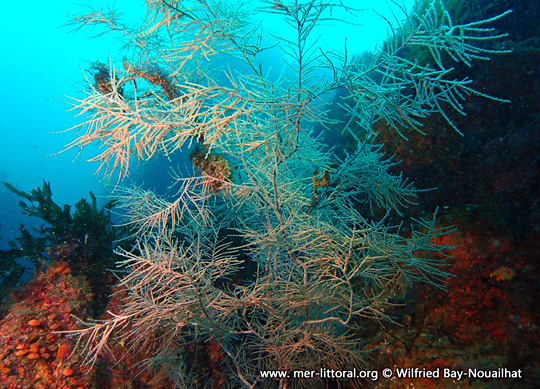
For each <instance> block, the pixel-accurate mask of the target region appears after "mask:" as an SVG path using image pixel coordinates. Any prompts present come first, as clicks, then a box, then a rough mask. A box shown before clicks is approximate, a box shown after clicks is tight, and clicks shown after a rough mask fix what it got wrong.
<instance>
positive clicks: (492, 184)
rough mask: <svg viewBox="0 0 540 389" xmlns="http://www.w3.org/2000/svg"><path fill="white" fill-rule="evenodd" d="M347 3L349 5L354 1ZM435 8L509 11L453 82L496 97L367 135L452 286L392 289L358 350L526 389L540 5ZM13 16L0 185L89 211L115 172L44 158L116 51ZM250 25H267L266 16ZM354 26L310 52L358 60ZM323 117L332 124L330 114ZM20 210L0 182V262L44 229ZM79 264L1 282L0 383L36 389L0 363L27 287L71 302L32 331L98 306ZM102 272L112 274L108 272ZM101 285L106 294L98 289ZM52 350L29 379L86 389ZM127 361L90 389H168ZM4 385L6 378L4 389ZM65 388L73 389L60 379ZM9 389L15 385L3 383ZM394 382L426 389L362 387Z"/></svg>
mask: <svg viewBox="0 0 540 389" xmlns="http://www.w3.org/2000/svg"><path fill="white" fill-rule="evenodd" d="M358 3H359V2H354V4H355V6H358ZM365 3H366V7H368V6H369V7H371V6H372V4H371V3H372V2H370V1H366V2H365ZM413 3H414V1H409V2H407V4H406V7H408V8H411V7H412V6H413ZM445 3H446V5H447V7H448V9H450V10H451V11H452V12H454V13H455V15H456V17H457V15H463V16H460V17H463V18H464V19H465V20H466V18H467V17H471V18H473V19H474V18H477V19H480V18H487V17H490V16H492V15H496V14H499V13H501V12H504V11H505V10H507V9H512V10H513V12H512V13H511V14H510V15H509V16H507V17H505V18H504V19H501V20H498V21H496V26H495V27H496V29H497V31H499V32H501V33H503V32H508V33H509V36H508V37H507V38H505V39H504V41H502V42H500V43H499V44H500V45H501V49H510V50H512V53H510V54H496V55H493V56H492V59H491V60H490V61H487V62H484V63H481V64H477V65H476V66H475V67H473V68H472V69H473V70H471V69H470V68H468V67H467V66H465V65H459V66H458V67H457V69H456V74H457V75H463V76H468V77H470V78H471V79H473V80H475V81H476V84H475V85H476V87H477V89H478V90H480V91H481V92H482V93H486V94H488V95H492V96H496V97H499V98H502V99H508V100H510V101H511V102H510V103H501V102H498V101H492V100H487V99H482V98H480V97H471V98H469V99H468V100H466V103H465V105H466V106H465V111H466V112H467V116H460V115H457V114H456V115H452V116H451V119H452V121H453V122H454V123H455V124H456V126H457V127H458V128H459V129H460V130H461V131H462V132H463V134H464V135H463V136H461V135H460V134H458V133H456V132H455V131H454V129H453V128H451V127H450V126H449V125H448V124H447V123H446V121H445V120H444V118H441V117H440V116H437V115H434V116H432V117H430V118H428V119H426V121H425V123H424V126H425V127H426V128H429V129H430V130H429V131H427V132H428V135H422V134H419V133H414V132H409V133H407V134H406V135H407V138H408V140H404V139H403V137H401V136H399V134H396V133H395V132H394V131H392V130H391V129H388V128H385V126H384V125H382V124H381V125H380V126H378V128H376V129H375V130H376V131H377V132H378V133H379V136H378V142H379V143H381V144H384V147H383V150H384V151H385V152H386V153H387V155H388V157H391V156H393V155H395V156H394V160H396V161H401V162H400V163H399V164H398V165H397V166H396V168H395V169H396V172H401V171H402V172H403V174H404V175H405V176H406V177H408V178H409V179H410V180H412V181H413V182H414V183H415V186H416V187H417V188H425V189H429V190H426V191H425V192H421V193H420V195H419V201H418V205H412V206H411V207H410V210H409V212H410V214H409V215H408V216H410V217H422V216H424V215H426V214H429V213H430V212H433V211H434V210H435V209H437V208H439V210H438V217H439V218H440V220H441V222H442V223H443V224H445V225H453V226H455V227H456V231H455V232H453V233H452V234H449V235H447V236H445V237H444V238H443V239H444V241H443V242H441V243H444V244H447V245H450V246H453V248H452V249H451V250H450V255H451V256H452V258H451V259H449V260H448V261H449V263H450V265H451V267H450V268H449V269H450V270H449V271H450V272H451V273H452V274H454V275H455V276H456V277H453V278H451V280H450V282H449V284H448V286H447V290H446V291H439V290H434V289H433V288H430V287H429V286H423V285H419V286H415V287H414V288H413V289H411V290H408V291H406V293H404V295H403V296H402V300H401V305H400V306H399V307H397V308H396V311H395V312H393V315H394V317H395V318H396V320H395V321H396V324H393V323H385V324H384V326H377V325H374V327H373V328H367V329H366V332H369V333H371V334H374V333H377V335H376V336H372V338H371V340H370V344H369V347H370V348H371V349H373V350H375V351H374V352H373V355H372V356H371V358H372V359H373V360H374V361H375V365H376V366H378V367H383V366H393V365H397V366H404V367H405V366H406V367H420V368H427V369H434V368H437V367H441V368H444V367H453V368H456V369H458V368H469V367H471V366H472V367H479V368H484V369H496V368H502V367H506V368H509V369H521V370H522V371H523V376H524V378H523V379H521V380H519V381H517V382H516V381H509V380H470V381H463V382H461V383H450V382H444V385H447V387H452V386H451V385H454V384H456V385H457V384H459V385H462V387H487V388H488V387H501V388H504V387H524V388H526V387H530V388H534V387H540V370H539V365H540V352H539V350H540V337H539V335H540V328H539V326H540V320H539V319H540V305H539V304H538V302H539V301H540V261H539V260H540V254H539V253H540V206H539V205H540V204H539V202H540V200H539V199H540V180H539V179H540V131H539V127H540V27H539V23H538V22H537V21H538V20H540V6H539V5H538V2H536V1H532V0H529V1H511V0H500V1H482V0H477V1H470V2H467V1H458V0H447V1H446V2H445ZM114 4H115V5H116V6H117V7H118V9H121V10H129V11H128V13H130V12H133V14H134V15H135V16H137V15H138V14H137V12H138V11H137V9H134V8H135V6H134V4H138V2H137V1H133V0H132V1H128V0H122V1H115V2H114ZM25 7H27V8H26V9H25V10H24V11H23V10H21V6H19V5H17V4H15V3H14V2H8V3H7V4H4V5H3V10H4V12H3V16H2V23H0V37H1V38H0V40H1V50H0V69H1V71H0V85H1V88H2V92H1V94H0V99H1V101H0V113H1V115H0V118H1V119H0V181H3V182H7V183H9V184H11V185H12V186H13V187H14V188H16V189H17V190H19V191H23V192H25V193H29V192H30V191H31V190H33V189H35V188H38V187H40V188H41V187H42V185H43V182H44V181H45V182H49V183H50V188H51V190H52V200H53V201H54V202H55V203H56V204H59V205H60V206H62V205H63V204H70V205H71V206H72V210H73V209H74V205H75V204H76V203H77V202H79V201H80V200H81V198H85V199H87V200H88V203H91V197H90V196H89V192H92V193H93V194H94V195H95V196H96V204H97V210H100V209H101V208H102V207H103V206H105V205H106V204H107V203H108V202H109V201H110V200H111V198H110V197H108V196H107V195H109V194H110V193H111V188H112V187H113V186H114V185H115V184H116V177H111V178H107V179H104V178H103V177H102V176H101V175H95V174H94V173H95V170H96V168H97V164H95V163H88V162H86V160H87V159H89V158H91V157H92V156H93V154H92V150H88V149H86V150H85V151H84V153H83V155H82V156H79V157H78V158H77V155H76V154H77V153H76V150H73V149H72V150H67V151H66V152H64V153H59V152H60V151H62V150H63V148H64V147H65V145H66V144H68V143H70V142H71V141H73V139H74V136H75V135H74V133H73V131H65V130H67V129H69V128H71V127H73V126H75V125H76V124H77V123H79V121H80V118H76V117H73V113H72V112H69V111H66V110H67V109H68V108H69V106H68V105H67V104H66V103H65V101H67V100H68V99H67V98H66V97H64V96H73V95H75V96H77V93H78V92H77V90H76V86H75V85H83V84H84V83H83V81H84V77H85V71H86V70H87V69H88V68H89V64H90V63H91V62H92V61H97V60H99V61H102V62H107V61H108V58H109V55H110V56H112V57H114V56H117V54H116V53H115V52H111V48H114V47H116V46H117V45H118V42H117V41H116V40H115V38H114V37H113V36H112V35H111V36H103V37H100V38H98V39H89V38H88V37H87V35H86V34H85V33H84V32H79V33H72V29H71V28H70V27H61V26H62V25H63V24H65V22H66V20H67V19H68V17H69V15H70V14H76V13H77V12H78V8H77V3H76V2H74V1H56V2H51V3H47V2H41V1H33V0H31V1H28V2H25ZM141 12H142V11H141ZM381 12H382V11H381ZM142 16H144V14H141V17H142ZM263 23H275V21H272V20H271V19H269V20H263ZM359 23H360V24H362V30H358V28H356V29H351V30H349V31H339V30H328V31H324V33H323V37H322V40H321V42H319V43H320V44H321V45H322V46H323V47H324V46H325V45H328V46H332V45H333V44H335V42H339V41H341V40H342V39H343V37H344V36H347V37H348V43H349V45H350V47H351V48H354V50H355V52H357V53H361V52H363V51H369V50H371V49H372V48H373V47H375V45H377V44H378V43H380V41H381V40H383V39H384V38H385V34H386V28H385V26H384V25H383V24H381V23H380V21H377V20H376V19H374V18H373V19H371V20H365V21H364V20H362V21H359ZM373 23H374V24H373ZM266 60H267V61H268V62H269V63H272V65H271V66H272V67H273V68H275V69H276V74H277V73H279V70H278V69H280V61H279V58H278V59H276V56H275V55H274V56H272V55H269V56H268V58H266ZM86 75H88V73H86ZM335 114H336V116H338V115H342V114H343V113H342V112H337V111H336V112H335ZM329 142H335V144H334V145H335V146H338V147H339V142H344V144H345V143H346V142H347V139H339V140H338V141H336V139H335V138H332V139H331V140H329ZM343 147H345V146H343ZM184 157H185V156H184ZM178 163H183V161H181V160H180V161H178ZM169 164H170V161H169V160H167V159H166V158H164V159H163V160H161V159H160V158H156V160H153V161H151V162H149V163H147V164H144V165H141V166H139V167H137V168H136V169H133V170H132V171H131V172H130V177H129V178H128V182H129V180H133V182H138V183H141V182H144V183H145V185H147V186H148V187H149V188H152V189H157V192H162V193H165V192H166V190H167V184H166V183H167V181H168V180H167V179H168V173H167V169H168V166H169ZM162 175H163V176H162ZM161 177H163V179H161ZM43 188H45V187H43ZM23 197H24V196H23ZM20 200H21V196H20V195H19V196H17V194H16V193H14V191H13V190H10V189H9V188H8V187H6V186H5V185H1V187H0V238H1V239H0V249H2V250H4V251H6V252H8V251H9V250H10V248H11V246H10V245H9V242H10V241H12V240H13V239H16V238H19V237H20V234H21V230H20V227H19V225H20V223H22V224H24V226H25V228H26V230H27V231H30V232H31V233H32V234H34V235H36V236H37V234H36V233H35V232H32V228H39V226H41V225H43V220H41V219H39V218H36V217H28V216H25V215H24V214H23V212H22V209H21V207H19V202H20ZM97 214H98V213H97V212H95V213H94V214H92V215H93V216H92V217H96V219H93V220H100V221H101V222H103V221H107V216H104V215H105V213H102V214H99V215H98V216H96V215H97ZM113 218H114V216H113ZM109 221H110V220H109ZM112 238H113V237H112V236H109V235H107V236H106V237H104V240H103V241H102V243H103V242H105V243H103V244H104V246H96V248H95V250H96V251H99V250H103V249H104V247H106V245H107V244H110V243H111V241H112ZM60 246H61V245H60ZM60 246H58V247H55V248H53V249H52V250H51V251H49V252H48V259H50V258H52V259H56V260H61V261H62V260H64V261H67V262H69V260H67V259H66V258H69V257H70V256H71V255H74V254H73V252H72V251H70V250H71V249H70V248H69V247H67V246H65V247H60ZM75 251H77V250H75ZM87 254H88V253H87ZM94 254H95V253H90V254H88V257H86V260H85V261H82V262H81V263H79V264H78V265H75V266H74V269H75V270H72V271H71V272H70V271H69V270H66V269H69V267H66V266H65V265H59V266H58V267H54V268H50V269H47V270H46V271H45V270H44V272H43V273H42V274H41V275H39V276H37V277H36V279H35V280H34V281H33V282H37V283H35V284H30V287H31V290H32V291H33V292H32V293H28V289H26V290H25V289H24V285H22V286H21V285H19V288H23V289H15V287H14V285H11V287H13V289H12V290H9V291H7V292H6V291H4V292H3V293H5V294H6V295H7V294H8V293H9V292H15V291H17V290H18V291H19V292H18V293H19V294H18V295H15V297H12V298H14V299H15V301H19V302H18V303H17V304H15V303H13V300H10V299H8V298H5V299H4V302H5V304H4V306H3V308H2V310H1V314H0V315H1V316H0V319H2V322H0V326H1V330H0V335H2V336H3V340H4V343H3V344H2V343H0V347H4V349H0V374H2V376H1V378H0V388H3V387H6V388H7V387H48V386H47V385H48V384H40V385H42V386H39V385H37V384H35V383H34V384H33V383H31V382H32V379H33V378H31V377H35V374H34V372H33V370H32V368H33V367H32V366H33V365H34V362H32V360H29V361H25V363H23V364H21V366H20V368H19V370H17V371H16V370H15V369H14V367H13V366H14V364H15V362H10V361H11V359H12V358H15V357H14V356H13V355H14V353H15V352H16V351H15V349H16V345H15V343H13V342H12V343H8V340H9V339H18V337H17V336H18V335H17V334H15V335H14V334H13V331H15V332H16V331H17V329H18V328H20V327H17V326H15V325H14V324H13V323H17V324H20V323H21V322H25V323H30V321H31V320H32V318H33V317H32V316H31V315H29V314H28V311H24V309H23V311H22V312H21V311H19V312H16V314H15V316H16V319H15V318H13V316H10V315H13V314H14V313H13V310H11V309H12V307H14V306H18V307H24V306H25V304H28V306H31V305H32V304H33V302H32V301H33V300H32V299H33V298H35V297H33V293H34V292H35V291H39V292H40V293H43V294H48V295H49V297H48V298H50V299H64V301H66V304H67V303H69V304H71V308H70V309H69V311H66V312H64V313H63V314H61V313H57V314H56V315H55V317H52V316H51V315H46V317H47V319H46V320H48V321H50V322H51V323H53V322H54V323H56V322H57V321H58V322H59V321H60V318H61V317H62V315H65V316H66V320H68V319H67V317H68V316H69V314H71V313H75V314H81V313H82V312H83V311H84V309H86V306H87V305H92V304H94V303H92V301H91V300H92V298H95V299H96V300H97V299H98V295H99V293H98V292H97V291H96V290H95V289H96V288H98V289H99V288H103V290H102V292H103V295H101V296H99V299H100V300H101V301H99V302H98V303H95V306H94V308H93V309H95V310H96V311H100V310H103V306H102V305H105V304H106V303H105V302H104V300H106V296H105V295H108V294H109V293H110V292H111V291H112V289H108V288H109V287H110V285H107V286H106V287H105V286H104V285H102V284H98V286H97V287H96V286H88V285H86V284H84V282H83V281H79V280H77V276H78V275H80V274H84V277H85V278H86V279H91V277H96V278H97V277H100V276H99V275H97V274H98V273H99V272H97V271H96V269H93V270H92V271H88V270H85V269H83V268H84V267H85V266H86V267H92V266H91V265H89V264H88V263H87V262H86V261H91V260H92V258H94V257H93V255H94ZM17 263H19V264H23V265H24V266H25V267H28V268H29V269H31V268H32V267H33V265H31V264H30V263H29V262H27V261H25V260H24V258H17ZM77 266H79V268H77ZM103 266H104V267H108V266H112V262H106V263H105V264H104V265H103ZM2 270H6V269H2ZM99 270H102V269H101V268H100V269H99ZM6 271H8V273H5V274H10V273H9V269H7V270H6ZM30 271H31V270H28V271H27V272H26V276H25V278H26V279H30V278H31V277H32V275H31V274H30V273H29V272H30ZM93 271H96V272H93ZM13 274H18V275H19V276H20V273H12V274H11V276H12V275H13ZM8 277H9V276H8ZM53 277H62V278H61V279H58V278H56V279H54V283H55V284H57V285H63V287H62V288H61V289H62V290H61V291H58V290H56V291H51V288H52V287H51V285H49V284H50V283H51V280H53ZM101 281H104V282H105V281H106V282H110V284H112V281H111V280H101ZM26 285H27V286H28V285H29V284H26ZM92 288H94V289H92ZM21 290H22V292H21ZM3 295H4V294H3ZM68 296H69V297H68ZM88 296H90V297H88ZM113 304H114V302H113ZM51 317H52V318H51ZM49 318H50V319H49ZM40 320H41V322H43V323H40V324H39V325H36V328H40V326H45V325H46V324H45V322H44V319H40ZM33 324H35V323H33ZM53 325H55V324H53ZM27 327H28V326H27ZM30 327H33V325H32V324H30V325H29V327H28V328H30ZM30 329H32V328H30ZM10 331H11V332H10ZM26 335H28V334H25V336H26ZM30 336H32V335H30ZM59 344H60V346H57V347H56V349H54V350H50V351H49V352H48V353H44V352H42V353H41V355H43V354H47V355H49V354H50V355H49V358H50V359H48V358H47V359H45V360H53V359H54V357H55V356H56V357H57V359H59V360H60V359H62V360H64V361H66V360H68V358H72V357H74V358H75V362H74V363H73V364H68V363H65V365H66V366H68V365H69V366H68V367H65V368H64V369H62V370H61V373H62V374H61V375H60V378H58V377H57V376H54V374H52V373H48V375H47V374H46V373H43V372H41V373H40V374H41V375H42V376H43V377H46V378H43V377H42V378H40V380H41V381H40V382H60V381H62V383H63V384H65V385H66V386H67V385H68V384H69V385H72V387H78V386H82V387H86V386H84V384H83V379H82V375H81V374H82V373H80V372H78V371H77V370H76V369H75V368H72V367H73V366H74V365H76V362H77V360H76V358H78V356H77V355H75V356H73V355H70V354H71V346H70V345H69V343H68V342H67V341H66V343H61V342H59ZM381 344H384V347H382V346H381ZM122 347H123V346H121V345H117V349H116V350H113V353H120V351H121V348H122ZM208 347H209V351H207V352H208V353H209V354H210V355H211V357H209V359H208V366H209V368H208V369H209V374H210V375H211V374H212V371H213V370H214V369H217V367H216V366H217V365H219V363H218V362H216V361H219V355H218V354H219V348H218V347H217V346H215V345H209V346H208ZM212 347H215V348H214V349H213V348H212ZM68 350H69V352H68ZM119 350H120V351H119ZM29 354H37V353H32V352H30V353H29ZM26 355H28V354H26ZM212 358H215V360H214V359H212ZM137 361H138V360H137V357H133V358H132V359H130V358H125V359H124V360H123V363H124V365H118V366H117V367H116V369H117V370H116V371H109V372H108V373H107V374H105V376H108V377H114V380H115V381H114V383H113V382H105V381H106V380H105V379H103V381H102V382H101V383H100V384H99V385H101V386H99V385H98V384H96V385H98V386H95V387H111V388H115V387H121V386H120V385H128V383H129V385H131V387H141V388H143V387H155V388H159V387H167V385H170V383H167V382H166V379H165V378H163V377H157V378H156V377H150V378H143V377H138V378H133V374H132V372H133V371H136V368H134V367H133V364H135V363H136V362H137ZM8 362H10V363H8ZM132 369H133V370H132ZM74 370H75V371H74ZM9 377H11V378H9ZM15 377H19V378H18V379H19V381H16V378H15ZM47 379H49V381H47ZM69 379H71V380H72V382H67V380H69ZM7 382H9V385H10V386H8V384H7ZM13 382H19V384H20V383H21V382H22V383H25V385H27V386H13V384H12V383H13ZM409 382H413V383H412V385H413V386H412V387H417V388H419V387H440V385H441V382H440V381H437V380H435V379H428V378H418V379H415V380H408V381H407V382H395V381H394V382H389V381H386V382H385V381H382V382H381V381H379V382H377V383H373V382H364V383H362V385H363V386H364V387H380V388H384V387H407V385H409ZM21 385H22V384H21ZM32 385H35V386H32ZM50 385H53V384H50ZM55 385H56V383H55ZM51 387H56V386H51ZM58 387H60V386H58ZM127 387H130V386H127ZM215 387H220V386H215Z"/></svg>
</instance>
